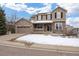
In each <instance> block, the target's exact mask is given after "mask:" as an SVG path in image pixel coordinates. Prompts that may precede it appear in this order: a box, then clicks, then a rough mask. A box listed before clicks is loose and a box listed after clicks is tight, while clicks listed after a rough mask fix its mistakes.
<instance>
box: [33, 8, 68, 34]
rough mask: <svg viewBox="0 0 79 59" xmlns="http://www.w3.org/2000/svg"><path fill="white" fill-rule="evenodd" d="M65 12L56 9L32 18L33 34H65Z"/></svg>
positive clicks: (61, 9)
mask: <svg viewBox="0 0 79 59" xmlns="http://www.w3.org/2000/svg"><path fill="white" fill-rule="evenodd" d="M66 12H67V11H66V10H65V9H63V8H61V7H57V8H56V9H55V10H53V11H52V12H50V13H39V14H37V15H34V16H32V18H31V22H32V24H33V31H34V32H35V33H50V32H51V33H65V31H66Z"/></svg>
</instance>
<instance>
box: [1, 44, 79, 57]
mask: <svg viewBox="0 0 79 59" xmlns="http://www.w3.org/2000/svg"><path fill="white" fill-rule="evenodd" d="M0 56H79V54H78V53H67V52H58V51H53V50H52V51H48V50H47V51H46V50H45V51H44V50H37V49H28V48H26V49H25V48H18V47H11V46H5V45H0Z"/></svg>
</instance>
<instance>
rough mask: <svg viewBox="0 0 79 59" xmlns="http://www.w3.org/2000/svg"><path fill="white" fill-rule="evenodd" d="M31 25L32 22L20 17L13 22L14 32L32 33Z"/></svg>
mask: <svg viewBox="0 0 79 59" xmlns="http://www.w3.org/2000/svg"><path fill="white" fill-rule="evenodd" d="M32 31H33V26H32V23H31V22H30V21H28V20H26V19H23V18H22V19H20V20H18V21H17V22H16V23H15V32H16V33H26V34H29V33H32Z"/></svg>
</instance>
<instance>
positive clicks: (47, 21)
mask: <svg viewBox="0 0 79 59" xmlns="http://www.w3.org/2000/svg"><path fill="white" fill-rule="evenodd" d="M31 22H32V23H53V21H51V20H45V21H43V20H42V21H31Z"/></svg>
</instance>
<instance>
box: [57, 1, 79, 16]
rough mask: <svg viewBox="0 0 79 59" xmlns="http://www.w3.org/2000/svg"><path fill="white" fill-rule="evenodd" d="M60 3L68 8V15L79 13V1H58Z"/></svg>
mask: <svg viewBox="0 0 79 59" xmlns="http://www.w3.org/2000/svg"><path fill="white" fill-rule="evenodd" d="M58 5H59V6H61V7H63V8H64V9H67V10H68V12H67V15H68V16H75V15H77V14H78V15H79V3H58Z"/></svg>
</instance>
